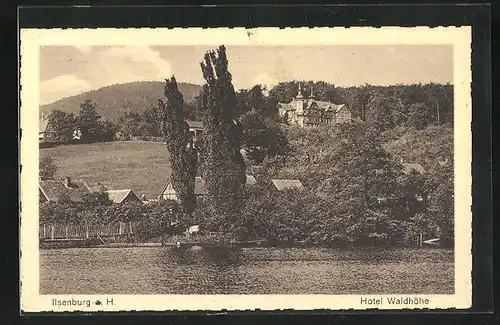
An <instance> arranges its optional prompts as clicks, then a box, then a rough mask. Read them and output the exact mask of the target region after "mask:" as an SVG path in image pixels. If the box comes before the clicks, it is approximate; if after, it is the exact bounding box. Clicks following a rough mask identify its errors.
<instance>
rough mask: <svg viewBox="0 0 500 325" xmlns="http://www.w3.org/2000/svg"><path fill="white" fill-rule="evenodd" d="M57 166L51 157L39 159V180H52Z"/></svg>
mask: <svg viewBox="0 0 500 325" xmlns="http://www.w3.org/2000/svg"><path fill="white" fill-rule="evenodd" d="M56 171H57V166H56V164H55V163H54V160H53V159H52V158H51V157H48V156H45V157H42V158H40V170H39V174H40V178H41V179H42V180H45V179H51V178H54V175H55V174H56Z"/></svg>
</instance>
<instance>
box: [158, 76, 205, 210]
mask: <svg viewBox="0 0 500 325" xmlns="http://www.w3.org/2000/svg"><path fill="white" fill-rule="evenodd" d="M165 82H166V83H165V98H166V102H163V101H162V100H159V101H158V122H159V125H160V127H161V131H162V133H163V135H164V136H165V141H166V143H167V148H168V151H169V158H170V165H171V168H172V175H171V182H172V186H173V188H174V190H175V191H176V192H177V196H178V197H179V198H180V200H181V204H182V208H183V210H184V212H186V213H192V212H193V210H194V207H195V204H196V198H195V196H194V179H195V176H196V169H197V154H196V150H195V148H194V146H193V139H192V136H191V134H190V132H189V127H188V125H187V123H186V122H185V121H184V98H183V96H182V94H181V93H180V91H179V88H178V86H177V81H176V80H175V77H172V78H171V79H170V80H168V79H166V80H165Z"/></svg>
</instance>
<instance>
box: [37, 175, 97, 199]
mask: <svg viewBox="0 0 500 325" xmlns="http://www.w3.org/2000/svg"><path fill="white" fill-rule="evenodd" d="M38 186H39V188H40V191H41V192H42V194H43V195H44V196H45V198H46V199H47V200H48V201H53V202H58V201H61V200H64V199H69V200H70V201H73V202H83V199H82V198H83V196H84V195H86V194H90V193H92V191H91V189H90V188H89V186H88V185H87V183H86V182H85V181H83V180H71V181H70V184H69V186H66V185H65V182H64V181H62V180H54V179H48V180H40V181H39V184H38Z"/></svg>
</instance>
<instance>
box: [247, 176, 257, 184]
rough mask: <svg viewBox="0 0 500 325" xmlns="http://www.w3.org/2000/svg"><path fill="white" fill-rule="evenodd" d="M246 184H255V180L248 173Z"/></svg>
mask: <svg viewBox="0 0 500 325" xmlns="http://www.w3.org/2000/svg"><path fill="white" fill-rule="evenodd" d="M247 184H248V185H255V184H257V180H256V179H255V177H253V175H248V174H247Z"/></svg>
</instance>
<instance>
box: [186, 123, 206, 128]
mask: <svg viewBox="0 0 500 325" xmlns="http://www.w3.org/2000/svg"><path fill="white" fill-rule="evenodd" d="M186 123H187V124H188V125H189V127H190V128H193V129H204V127H203V122H200V121H186Z"/></svg>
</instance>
